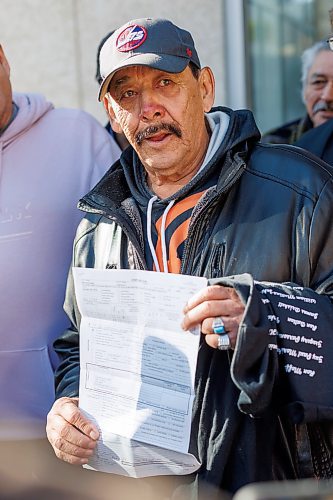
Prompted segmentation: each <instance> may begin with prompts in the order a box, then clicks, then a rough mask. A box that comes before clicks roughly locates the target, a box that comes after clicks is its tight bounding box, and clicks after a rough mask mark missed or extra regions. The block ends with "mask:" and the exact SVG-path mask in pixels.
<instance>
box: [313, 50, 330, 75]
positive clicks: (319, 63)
mask: <svg viewBox="0 0 333 500" xmlns="http://www.w3.org/2000/svg"><path fill="white" fill-rule="evenodd" d="M319 75H320V76H327V77H329V78H331V77H333V52H332V51H330V50H322V51H321V52H319V53H318V54H317V56H316V57H315V59H314V61H313V63H312V66H311V67H310V69H309V74H308V78H309V79H310V78H313V77H316V76H319Z"/></svg>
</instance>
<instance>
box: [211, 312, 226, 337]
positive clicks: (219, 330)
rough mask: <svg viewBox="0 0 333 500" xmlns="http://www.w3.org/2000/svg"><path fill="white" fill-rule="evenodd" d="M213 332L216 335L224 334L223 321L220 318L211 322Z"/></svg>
mask: <svg viewBox="0 0 333 500" xmlns="http://www.w3.org/2000/svg"><path fill="white" fill-rule="evenodd" d="M213 332H214V333H216V334H217V335H223V334H225V326H224V321H223V318H222V317H221V316H218V317H217V318H214V320H213Z"/></svg>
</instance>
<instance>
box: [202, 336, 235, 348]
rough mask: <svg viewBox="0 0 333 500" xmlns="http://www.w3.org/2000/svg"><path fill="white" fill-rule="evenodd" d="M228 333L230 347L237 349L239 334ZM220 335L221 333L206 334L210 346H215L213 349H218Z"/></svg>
mask: <svg viewBox="0 0 333 500" xmlns="http://www.w3.org/2000/svg"><path fill="white" fill-rule="evenodd" d="M227 335H228V337H229V341H230V349H235V345H236V338H237V334H234V333H229V332H228V333H227ZM219 336H220V335H217V334H216V333H213V334H212V335H206V337H205V340H206V342H207V344H208V345H209V346H210V347H213V349H217V348H218V339H219Z"/></svg>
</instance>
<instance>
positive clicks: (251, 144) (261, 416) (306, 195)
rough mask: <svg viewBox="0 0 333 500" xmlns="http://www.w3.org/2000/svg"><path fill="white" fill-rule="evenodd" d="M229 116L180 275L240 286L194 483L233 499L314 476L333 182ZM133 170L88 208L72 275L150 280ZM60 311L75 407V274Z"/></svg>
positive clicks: (127, 160) (202, 393) (115, 176)
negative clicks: (248, 488)
mask: <svg viewBox="0 0 333 500" xmlns="http://www.w3.org/2000/svg"><path fill="white" fill-rule="evenodd" d="M223 111H224V112H227V113H229V114H230V123H229V129H228V133H227V138H226V139H225V140H224V141H223V143H222V144H221V147H220V149H219V150H218V152H217V153H216V155H215V157H214V158H213V159H212V160H211V162H210V163H209V165H208V166H207V167H206V168H205V169H204V172H203V173H202V176H203V177H204V176H207V175H210V172H211V171H214V172H216V171H218V172H219V176H218V182H217V185H216V186H214V187H212V188H209V189H208V190H207V191H206V192H205V194H204V195H203V197H202V198H201V200H200V201H199V203H198V204H197V206H196V207H195V209H194V211H193V213H192V218H191V223H190V228H189V232H188V238H187V241H186V245H185V249H184V254H183V261H182V271H181V272H182V273H185V274H192V275H197V276H205V277H207V278H209V279H214V280H215V281H214V282H217V283H221V284H226V285H227V286H235V287H236V289H237V290H238V292H239V293H240V295H241V297H242V299H243V301H244V303H245V304H246V314H245V317H244V320H243V323H242V325H241V328H240V331H239V335H238V341H237V345H236V349H235V351H234V353H232V352H230V351H229V352H225V351H217V350H215V349H211V348H210V347H208V346H207V344H206V343H205V342H204V341H203V342H202V343H201V345H200V349H199V353H198V365H197V375H196V400H195V404H194V417H193V427H192V429H193V432H192V439H191V446H190V448H191V451H193V452H194V454H196V455H197V456H198V458H199V460H200V461H201V463H202V467H201V469H200V470H199V477H200V478H201V479H203V480H205V481H208V482H209V483H210V484H213V485H217V486H218V487H220V488H223V489H226V490H229V491H231V492H234V491H236V490H237V489H238V488H240V487H241V486H243V485H244V484H247V483H250V482H255V481H268V480H273V479H284V478H296V477H304V476H311V475H315V474H316V473H317V471H316V470H315V468H314V466H313V461H312V457H311V454H310V452H311V448H310V445H311V442H310V440H309V432H308V427H306V425H305V424H304V422H308V421H311V422H316V421H317V420H318V419H319V420H321V419H322V415H321V416H320V412H319V413H318V411H317V409H318V407H319V406H322V407H325V410H324V413H325V416H324V417H323V418H326V419H327V418H328V419H330V418H331V417H332V415H333V413H331V408H333V396H331V393H332V392H333V391H332V390H331V388H330V387H327V384H328V379H327V378H326V379H325V378H322V377H323V376H325V377H327V371H325V372H323V371H320V370H321V368H322V367H325V370H327V369H328V370H330V373H332V371H333V366H332V359H333V357H332V356H330V357H331V359H329V354H330V350H332V351H333V348H332V345H333V343H332V341H331V340H330V338H331V337H332V331H331V328H332V326H331V325H332V313H333V309H332V305H331V301H330V297H331V295H332V293H333V257H332V256H333V224H332V220H333V189H332V180H333V177H332V173H333V170H332V169H331V168H330V167H329V166H328V165H326V164H324V163H323V162H320V161H319V160H318V161H315V160H314V159H313V157H312V156H310V155H309V156H308V155H307V154H306V153H305V152H303V151H302V150H300V149H298V148H294V147H292V146H283V145H262V144H260V143H258V131H257V129H256V126H255V124H254V121H253V118H252V115H251V113H250V112H247V111H237V112H232V111H231V110H228V109H226V108H223ZM133 158H135V154H134V152H133V150H131V149H128V150H126V151H125V152H124V153H123V155H122V157H121V159H120V161H119V162H117V163H116V164H115V165H114V166H113V168H112V169H111V170H110V171H109V172H108V173H107V174H106V175H105V177H104V178H103V179H102V180H101V181H100V182H99V184H98V185H97V186H96V187H95V188H94V189H93V190H92V191H91V192H90V193H89V194H88V195H87V196H85V197H84V198H83V199H82V200H81V201H80V204H79V207H80V208H81V209H82V210H84V211H86V212H87V214H86V216H85V218H84V219H83V221H82V222H81V224H80V226H79V228H78V231H77V235H76V239H75V243H74V256H73V265H74V266H84V267H95V268H130V269H145V267H146V264H145V256H144V242H143V236H142V235H143V232H142V228H141V219H140V214H139V211H138V208H137V204H136V201H135V199H134V197H133V195H132V193H131V190H130V186H129V184H128V182H127V181H126V176H125V174H124V172H125V170H126V169H128V168H131V165H132V163H133ZM216 169H217V170H216ZM198 177H199V179H196V181H195V182H200V176H198ZM239 275H241V276H239ZM228 276H234V277H233V278H224V277H228ZM290 297H293V298H290ZM293 308H294V309H293ZM65 309H66V311H67V313H68V316H69V318H70V320H71V323H72V326H71V328H69V329H68V330H67V331H66V332H65V333H64V334H63V335H62V336H61V337H60V338H59V339H58V340H57V341H56V342H55V349H56V351H57V353H58V354H59V356H60V358H61V363H60V366H59V369H58V371H57V373H56V390H57V397H61V396H77V394H78V386H79V334H78V331H79V325H80V314H79V311H78V308H77V304H76V301H75V293H74V290H73V281H72V276H71V273H70V274H69V279H68V287H67V294H66V301H65ZM302 311H305V312H304V313H303V312H302ZM315 317H316V320H315V319H314V318H315ZM303 323H304V327H303V326H302V325H303ZM309 325H312V326H309ZM314 332H315V333H314ZM302 336H303V340H301V338H302ZM298 337H300V339H299V340H298ZM319 339H321V340H322V344H321V346H322V347H321V348H320V349H319V347H318V346H319V343H318V342H317V340H319ZM297 341H298V344H297V346H296V343H297ZM311 342H312V343H311ZM316 342H317V343H316ZM296 347H297V348H296ZM309 347H310V349H309ZM325 349H327V350H326V351H325ZM299 351H300V352H301V353H304V352H305V351H309V352H310V351H311V352H310V354H309V356H310V357H311V356H312V354H314V355H315V356H317V355H321V354H322V353H323V352H324V354H325V355H324V363H321V364H319V363H318V361H315V360H314V359H312V360H311V361H308V360H307V359H306V356H305V358H302V359H296V357H295V356H297V355H298V352H299ZM295 352H296V355H294V354H295ZM326 354H327V356H326ZM301 356H303V354H301ZM327 363H329V365H328V368H327ZM308 369H309V370H310V372H309V373H312V372H313V371H315V372H316V373H315V376H312V377H310V376H309V374H308V372H307V370H308ZM311 370H312V372H311ZM321 386H322V389H323V391H322V392H321V394H319V392H320V391H319V392H318V388H319V387H321ZM324 386H325V387H324ZM307 388H308V389H309V390H307ZM303 403H304V404H303ZM297 405H299V406H297ZM295 424H296V425H295ZM328 474H330V473H328Z"/></svg>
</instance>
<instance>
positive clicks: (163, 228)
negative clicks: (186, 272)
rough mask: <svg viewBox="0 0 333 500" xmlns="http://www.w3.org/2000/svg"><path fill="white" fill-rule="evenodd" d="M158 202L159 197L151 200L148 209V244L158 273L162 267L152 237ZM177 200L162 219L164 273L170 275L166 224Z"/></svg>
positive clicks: (172, 201)
mask: <svg viewBox="0 0 333 500" xmlns="http://www.w3.org/2000/svg"><path fill="white" fill-rule="evenodd" d="M156 200H158V197H157V196H153V197H152V198H150V200H149V202H148V207H147V236H148V243H149V248H150V252H151V254H152V257H153V261H154V264H155V269H156V271H157V272H161V269H160V265H159V263H158V259H157V255H156V251H155V248H154V245H153V240H152V237H151V215H152V211H153V203H154V201H156ZM175 201H176V200H171V201H170V203H169V204H168V206H167V207H166V209H165V210H164V212H163V217H162V224H161V245H162V258H163V272H164V273H168V272H169V270H168V257H167V249H166V242H165V224H166V218H167V215H168V213H169V211H170V209H171V208H172V206H173V205H174V204H175Z"/></svg>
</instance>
